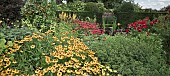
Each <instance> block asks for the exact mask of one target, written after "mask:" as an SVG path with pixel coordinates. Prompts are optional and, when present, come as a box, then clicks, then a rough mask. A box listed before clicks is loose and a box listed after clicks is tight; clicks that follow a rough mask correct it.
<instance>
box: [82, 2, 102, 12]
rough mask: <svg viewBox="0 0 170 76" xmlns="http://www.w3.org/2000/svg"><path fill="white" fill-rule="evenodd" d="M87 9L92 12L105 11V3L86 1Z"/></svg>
mask: <svg viewBox="0 0 170 76" xmlns="http://www.w3.org/2000/svg"><path fill="white" fill-rule="evenodd" d="M84 10H85V11H90V12H100V13H102V12H104V10H105V8H104V4H103V3H93V2H88V3H86V6H85V9H84Z"/></svg>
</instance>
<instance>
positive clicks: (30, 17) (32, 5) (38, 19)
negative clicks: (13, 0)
mask: <svg viewBox="0 0 170 76" xmlns="http://www.w3.org/2000/svg"><path fill="white" fill-rule="evenodd" d="M57 9H58V6H57V4H56V3H54V2H52V3H47V2H46V1H43V2H40V3H37V2H31V1H27V2H26V4H25V5H24V7H23V8H22V9H21V10H22V11H21V13H22V15H23V16H24V18H23V19H22V23H23V24H22V26H28V27H31V28H32V27H36V28H37V29H44V30H43V32H45V31H47V30H48V29H49V26H50V25H52V24H53V23H54V22H55V21H56V22H57V15H56V10H57Z"/></svg>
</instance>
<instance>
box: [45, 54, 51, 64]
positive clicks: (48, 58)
mask: <svg viewBox="0 0 170 76" xmlns="http://www.w3.org/2000/svg"><path fill="white" fill-rule="evenodd" d="M45 61H46V63H48V64H49V63H50V62H51V61H50V57H48V56H45Z"/></svg>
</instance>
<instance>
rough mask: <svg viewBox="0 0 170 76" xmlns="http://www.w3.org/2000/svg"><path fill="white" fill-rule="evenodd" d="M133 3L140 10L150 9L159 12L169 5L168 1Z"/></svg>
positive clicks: (139, 1)
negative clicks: (138, 6) (137, 5)
mask: <svg viewBox="0 0 170 76" xmlns="http://www.w3.org/2000/svg"><path fill="white" fill-rule="evenodd" d="M134 1H135V3H138V4H139V5H140V6H142V8H152V9H157V10H159V9H160V8H163V7H165V6H168V5H170V0H134Z"/></svg>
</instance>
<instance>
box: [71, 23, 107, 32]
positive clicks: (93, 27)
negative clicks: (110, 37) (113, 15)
mask: <svg viewBox="0 0 170 76" xmlns="http://www.w3.org/2000/svg"><path fill="white" fill-rule="evenodd" d="M74 22H75V23H77V24H78V25H80V27H79V28H77V29H75V30H78V29H83V30H87V32H90V34H98V35H101V34H104V30H103V29H100V28H99V27H97V23H90V22H85V21H80V20H74Z"/></svg>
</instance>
